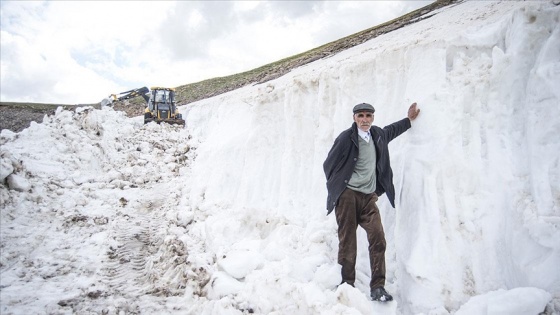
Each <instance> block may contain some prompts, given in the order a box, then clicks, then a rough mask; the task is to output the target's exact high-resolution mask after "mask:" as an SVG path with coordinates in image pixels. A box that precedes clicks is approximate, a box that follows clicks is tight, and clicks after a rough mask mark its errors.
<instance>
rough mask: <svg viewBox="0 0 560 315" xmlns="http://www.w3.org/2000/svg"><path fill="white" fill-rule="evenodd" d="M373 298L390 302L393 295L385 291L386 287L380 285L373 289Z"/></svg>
mask: <svg viewBox="0 0 560 315" xmlns="http://www.w3.org/2000/svg"><path fill="white" fill-rule="evenodd" d="M371 299H372V300H373V301H379V302H389V301H392V300H393V297H392V296H391V294H389V293H387V291H385V288H384V287H378V288H375V289H371Z"/></svg>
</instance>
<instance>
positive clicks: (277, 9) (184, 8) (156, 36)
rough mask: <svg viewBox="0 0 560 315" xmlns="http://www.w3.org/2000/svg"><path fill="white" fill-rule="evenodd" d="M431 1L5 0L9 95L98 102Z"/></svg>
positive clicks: (5, 94)
mask: <svg viewBox="0 0 560 315" xmlns="http://www.w3.org/2000/svg"><path fill="white" fill-rule="evenodd" d="M428 3H430V1H423V2H413V3H412V4H411V3H410V2H404V1H395V2H393V1H388V2H386V1H371V2H369V1H365V2H363V1H303V2H301V1H291V2H290V1H289V2H274V1H258V2H256V1H255V2H241V1H238V2H232V1H223V2H222V1H211V2H205V1H184V2H160V1H138V2H136V1H122V2H121V1H111V2H106V1H79V2H66V1H64V2H62V1H60V2H57V1H55V2H42V1H41V2H39V1H25V2H15V1H8V2H1V4H0V8H1V23H2V24H1V28H2V39H1V66H2V67H1V79H2V81H1V89H0V90H1V93H0V98H1V100H2V101H35V102H52V103H58V102H60V103H91V102H98V101H100V100H101V99H102V98H103V97H105V96H106V95H108V94H110V93H114V92H120V91H121V90H126V89H130V88H134V87H138V86H143V85H147V86H151V85H167V86H178V85H182V84H187V83H191V82H197V81H200V80H204V79H208V78H212V77H216V76H225V75H229V74H233V73H237V72H240V71H246V70H250V69H252V68H255V67H258V66H261V65H264V64H267V63H270V62H274V61H276V60H279V59H282V58H285V57H288V56H291V55H294V54H298V53H300V52H303V51H306V50H309V49H312V48H314V47H317V46H319V45H322V44H325V43H327V42H330V41H333V40H336V39H338V38H341V37H344V36H347V35H350V34H352V33H355V32H358V31H360V30H363V29H366V28H369V27H372V26H375V25H377V24H380V23H382V22H384V21H387V20H389V19H392V18H395V17H397V16H399V15H401V14H403V13H406V11H410V10H412V9H413V8H418V7H421V6H424V5H426V4H428Z"/></svg>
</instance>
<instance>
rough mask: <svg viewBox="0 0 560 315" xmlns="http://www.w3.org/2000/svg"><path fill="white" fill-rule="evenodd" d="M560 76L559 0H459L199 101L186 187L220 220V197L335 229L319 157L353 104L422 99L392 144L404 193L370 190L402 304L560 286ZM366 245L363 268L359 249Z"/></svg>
mask: <svg viewBox="0 0 560 315" xmlns="http://www.w3.org/2000/svg"><path fill="white" fill-rule="evenodd" d="M558 86H560V23H559V7H558V6H556V5H554V4H553V3H552V2H538V3H535V2H529V3H527V2H464V3H460V4H459V5H456V6H454V7H452V8H449V9H447V11H446V12H445V14H441V15H435V16H433V17H431V18H430V19H427V20H425V21H422V22H418V23H416V24H413V25H409V26H407V27H406V28H403V29H399V30H397V31H394V32H391V33H389V34H385V35H382V36H379V37H377V38H375V39H373V40H371V41H368V42H366V43H364V44H362V45H360V46H357V47H355V48H353V49H349V50H347V51H345V52H342V53H340V54H338V55H336V56H334V57H330V58H328V59H324V60H320V61H317V62H315V63H312V64H309V65H307V66H304V67H301V68H298V69H296V70H294V71H292V72H291V73H289V74H288V75H286V76H284V77H282V78H280V79H277V80H274V81H270V82H268V83H265V84H261V85H255V86H250V87H245V88H243V89H240V90H237V91H234V92H231V93H228V94H225V95H222V96H219V97H216V98H213V99H212V100H204V101H200V102H197V103H195V104H194V105H193V106H192V107H190V109H189V112H188V123H187V125H188V126H190V127H189V128H191V129H192V130H191V131H192V133H193V135H194V137H195V138H197V139H199V141H200V147H199V149H198V159H197V162H196V164H195V165H194V166H193V174H192V180H193V183H194V184H193V187H192V189H191V192H190V194H191V196H190V198H191V200H192V202H193V203H198V204H199V208H200V209H202V210H205V211H207V212H209V213H213V214H214V216H215V217H216V219H215V220H218V221H219V219H218V218H217V217H218V216H219V213H220V211H231V212H238V213H240V216H241V217H250V216H252V215H259V216H269V217H276V218H282V220H286V221H289V222H291V223H292V224H299V225H301V226H306V225H307V224H322V225H325V226H329V227H330V228H331V230H332V231H333V234H332V235H330V236H329V237H332V238H336V234H334V231H335V229H336V227H335V223H334V222H333V221H334V218H333V217H332V216H329V217H326V216H325V214H326V210H325V200H326V188H325V179H324V175H323V171H322V162H323V161H324V159H325V157H326V154H327V152H328V150H329V148H330V146H331V145H332V142H333V140H334V138H335V137H336V136H337V135H338V134H339V133H340V132H341V131H342V130H344V129H346V128H348V127H349V126H350V124H351V122H352V114H351V108H352V106H353V105H355V104H357V103H359V102H369V103H371V104H373V105H374V106H375V108H376V116H375V122H374V123H375V124H377V125H379V126H384V125H386V124H389V123H392V122H394V121H396V120H399V119H402V118H404V117H405V115H406V109H407V108H408V105H410V103H412V102H418V104H419V107H420V108H421V114H420V117H419V118H418V119H417V120H416V121H414V122H413V127H412V129H411V130H409V131H408V132H407V133H406V134H404V135H403V136H401V137H400V138H398V139H396V140H395V141H393V142H392V144H391V146H390V150H391V158H392V165H393V171H394V173H395V177H394V183H395V187H396V189H397V207H396V209H395V210H393V209H392V208H391V206H390V205H389V203H388V202H387V200H386V198H385V197H382V198H380V202H379V206H380V209H381V211H382V216H383V221H384V225H385V230H386V234H387V239H388V246H389V248H388V252H387V260H388V287H389V288H390V289H393V290H394V291H397V292H398V295H399V297H400V299H401V302H400V304H399V308H400V309H401V310H402V312H403V313H404V314H412V313H419V312H428V311H430V310H433V309H437V308H438V307H444V308H445V309H448V310H453V309H457V308H458V307H460V305H461V303H464V302H465V301H466V300H468V298H469V297H470V296H473V295H477V294H482V293H484V292H488V291H492V290H497V289H511V288H516V287H537V288H541V289H544V290H546V291H548V292H552V293H553V294H558V293H559V292H560V269H559V268H558V267H557V266H559V265H560V243H559V242H558V240H559V239H560V229H559V224H560V205H559V204H560V166H559V155H558V152H560V138H559V137H558V134H559V133H560V119H559V118H558V117H560V106H559V104H560V92H559V89H558ZM224 185H226V186H227V189H224ZM255 213H257V214H255ZM214 222H215V221H214ZM234 235H235V233H232V234H231V235H230V236H233V237H232V238H230V242H231V243H235V241H236V239H237V240H239V238H236V237H235V236H234ZM238 237H241V236H238ZM359 246H362V247H363V246H365V245H364V244H363V243H360V244H359ZM335 251H336V247H334V248H333V252H332V253H330V255H331V257H332V256H333V255H335ZM359 259H360V260H359V262H358V263H359V268H362V267H363V269H364V270H367V261H366V260H367V257H365V253H364V252H360V257H359ZM360 266H362V267H360ZM365 276H367V275H364V277H365ZM364 279H365V278H364Z"/></svg>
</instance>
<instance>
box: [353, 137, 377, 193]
mask: <svg viewBox="0 0 560 315" xmlns="http://www.w3.org/2000/svg"><path fill="white" fill-rule="evenodd" d="M358 145H359V151H358V161H357V162H356V167H354V172H353V173H352V177H351V178H350V181H348V184H347V187H348V188H350V189H352V190H354V191H358V192H361V193H364V194H371V193H372V192H374V191H375V165H376V156H375V147H374V146H373V139H370V141H369V143H367V142H366V141H365V140H364V139H362V137H358Z"/></svg>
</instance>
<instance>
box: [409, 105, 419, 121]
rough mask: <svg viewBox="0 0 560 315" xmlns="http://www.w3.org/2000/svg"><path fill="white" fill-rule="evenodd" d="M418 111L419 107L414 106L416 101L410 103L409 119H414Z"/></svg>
mask: <svg viewBox="0 0 560 315" xmlns="http://www.w3.org/2000/svg"><path fill="white" fill-rule="evenodd" d="M419 113H420V109H419V108H418V109H417V108H416V103H412V105H410V107H409V108H408V119H410V120H411V121H412V120H414V119H416V117H418V114H419Z"/></svg>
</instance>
